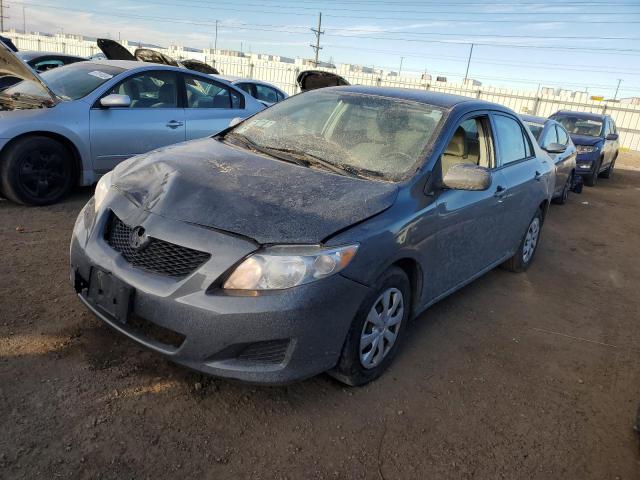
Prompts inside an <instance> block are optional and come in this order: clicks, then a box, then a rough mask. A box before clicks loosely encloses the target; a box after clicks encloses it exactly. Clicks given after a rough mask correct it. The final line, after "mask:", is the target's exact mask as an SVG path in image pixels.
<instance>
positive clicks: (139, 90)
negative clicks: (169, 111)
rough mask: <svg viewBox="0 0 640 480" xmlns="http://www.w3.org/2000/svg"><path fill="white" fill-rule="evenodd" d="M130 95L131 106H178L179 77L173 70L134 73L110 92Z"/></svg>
mask: <svg viewBox="0 0 640 480" xmlns="http://www.w3.org/2000/svg"><path fill="white" fill-rule="evenodd" d="M112 93H116V94H119V95H128V96H129V98H130V99H131V105H130V107H129V108H177V107H178V88H177V77H176V75H175V74H174V73H173V72H144V73H140V74H138V75H133V76H131V77H129V78H127V79H126V80H124V81H123V82H121V83H120V84H118V85H117V86H116V87H114V88H113V89H111V91H110V92H109V94H112Z"/></svg>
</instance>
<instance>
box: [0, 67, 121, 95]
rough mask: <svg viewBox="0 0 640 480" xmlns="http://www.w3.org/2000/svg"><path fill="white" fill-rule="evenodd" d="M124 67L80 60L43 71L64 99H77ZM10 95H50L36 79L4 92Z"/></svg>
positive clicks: (49, 83)
mask: <svg viewBox="0 0 640 480" xmlns="http://www.w3.org/2000/svg"><path fill="white" fill-rule="evenodd" d="M124 70H125V69H124V68H120V67H116V66H114V65H101V64H97V63H91V62H79V63H74V64H71V65H66V66H64V67H58V68H54V69H52V70H49V71H47V72H44V73H41V74H40V76H41V77H42V80H43V81H44V83H46V84H47V85H48V87H49V88H50V89H51V91H53V93H55V94H56V95H57V96H58V97H60V98H61V99H63V100H77V99H79V98H82V97H84V96H85V95H88V94H89V93H91V92H93V91H94V90H95V89H96V88H98V87H99V86H100V85H102V84H103V83H105V82H106V81H107V80H110V79H111V78H113V77H114V76H116V75H118V74H120V73H122V72H124ZM2 93H4V94H5V95H8V96H16V95H17V96H27V97H45V98H49V95H48V94H47V93H46V92H45V91H44V90H43V88H42V86H41V85H40V84H39V83H36V82H35V81H29V80H26V81H22V82H20V83H18V84H16V85H14V86H13V87H10V88H7V89H6V90H5V91H4V92H2Z"/></svg>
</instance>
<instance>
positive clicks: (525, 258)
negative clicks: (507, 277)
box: [503, 209, 542, 272]
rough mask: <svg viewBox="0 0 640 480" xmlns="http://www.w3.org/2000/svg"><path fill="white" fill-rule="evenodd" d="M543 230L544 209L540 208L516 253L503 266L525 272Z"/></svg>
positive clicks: (514, 270)
mask: <svg viewBox="0 0 640 480" xmlns="http://www.w3.org/2000/svg"><path fill="white" fill-rule="evenodd" d="M541 231H542V210H540V209H538V211H537V212H536V214H535V215H534V216H533V218H532V219H531V222H529V226H528V227H527V231H526V232H525V234H524V237H523V238H522V241H521V242H520V245H519V246H518V250H517V251H516V253H515V254H514V255H513V257H511V258H510V259H509V260H507V261H506V262H505V263H504V264H503V266H504V268H506V269H507V270H510V271H512V272H524V271H525V270H526V269H527V268H529V265H531V262H533V257H534V256H535V253H536V250H537V248H538V241H539V240H540V232H541Z"/></svg>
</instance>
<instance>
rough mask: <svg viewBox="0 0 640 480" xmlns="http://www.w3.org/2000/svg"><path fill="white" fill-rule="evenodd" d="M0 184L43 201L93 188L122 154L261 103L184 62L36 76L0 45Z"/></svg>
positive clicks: (110, 64) (10, 192)
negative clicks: (8, 80) (4, 83)
mask: <svg viewBox="0 0 640 480" xmlns="http://www.w3.org/2000/svg"><path fill="white" fill-rule="evenodd" d="M0 61H1V65H2V66H1V67H0V75H11V76H16V77H19V78H22V79H24V80H23V81H22V82H20V83H19V84H17V85H14V86H12V87H10V88H8V89H6V90H4V91H3V92H2V93H0V109H1V110H2V111H3V112H2V115H1V116H0V190H1V191H2V193H3V194H4V195H5V196H7V197H8V198H10V199H11V200H14V201H16V202H20V203H24V204H30V205H44V204H48V203H53V202H56V201H57V200H59V199H60V198H61V197H62V196H63V195H64V194H65V193H66V192H67V191H68V190H69V188H70V187H71V186H72V185H74V184H76V185H91V184H93V183H95V182H96V180H97V179H98V178H99V177H100V176H101V175H103V174H105V173H106V172H108V171H110V170H111V169H112V168H113V167H115V166H116V165H117V164H118V163H120V162H121V161H123V160H125V159H127V158H129V157H131V156H133V155H137V154H141V153H146V152H148V151H150V150H153V149H155V148H158V147H163V146H166V145H170V144H173V143H178V142H183V141H185V140H191V139H194V138H200V137H205V136H208V135H212V134H215V133H217V132H219V131H220V130H223V129H225V128H227V127H228V126H229V123H230V121H231V120H232V119H234V118H237V117H247V116H249V115H252V114H253V113H255V112H258V111H260V110H262V109H264V105H262V104H261V103H260V102H258V101H257V100H255V99H254V98H252V97H251V96H250V95H248V94H247V93H245V92H243V91H242V90H240V89H239V88H236V87H234V86H232V85H230V84H229V83H228V82H226V81H224V80H221V79H214V78H212V77H211V76H209V75H206V74H201V73H198V72H193V71H188V70H185V69H183V68H177V67H170V66H165V65H156V64H150V63H142V62H136V61H133V62H130V61H109V60H105V61H87V62H78V63H74V64H71V65H67V66H63V67H59V68H55V69H52V70H50V71H47V72H44V73H42V74H40V75H38V74H37V73H36V72H35V71H33V70H32V69H31V68H29V67H28V66H27V65H26V64H25V63H24V62H22V61H21V60H19V59H18V58H16V57H15V55H14V54H13V53H12V52H11V51H9V50H8V49H7V48H6V47H4V46H0Z"/></svg>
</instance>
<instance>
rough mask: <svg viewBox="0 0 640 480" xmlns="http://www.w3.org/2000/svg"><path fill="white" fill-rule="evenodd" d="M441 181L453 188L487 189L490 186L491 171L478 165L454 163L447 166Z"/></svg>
mask: <svg viewBox="0 0 640 480" xmlns="http://www.w3.org/2000/svg"><path fill="white" fill-rule="evenodd" d="M442 183H443V184H444V186H445V187H447V188H451V189H453V190H487V189H488V188H489V187H490V186H491V173H490V172H489V170H487V169H486V168H484V167H479V166H478V165H472V164H469V163H456V164H454V165H451V166H450V167H449V169H448V170H447V173H445V175H444V178H443V179H442Z"/></svg>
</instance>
